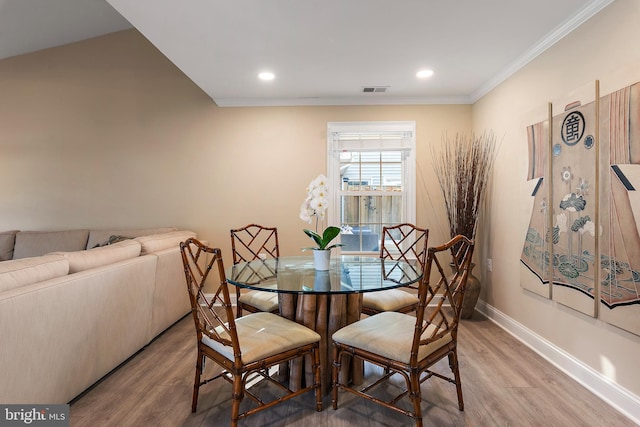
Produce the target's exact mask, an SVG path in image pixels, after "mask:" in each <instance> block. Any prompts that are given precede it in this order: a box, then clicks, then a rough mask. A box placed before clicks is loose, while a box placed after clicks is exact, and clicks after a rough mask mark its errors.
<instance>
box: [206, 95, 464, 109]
mask: <svg viewBox="0 0 640 427" xmlns="http://www.w3.org/2000/svg"><path fill="white" fill-rule="evenodd" d="M213 101H214V102H215V103H216V105H217V106H218V107H300V106H333V105H438V104H471V103H472V102H471V98H470V97H468V96H446V97H388V96H386V95H383V94H371V95H365V96H361V97H345V98H322V97H309V98H215V99H214V100H213Z"/></svg>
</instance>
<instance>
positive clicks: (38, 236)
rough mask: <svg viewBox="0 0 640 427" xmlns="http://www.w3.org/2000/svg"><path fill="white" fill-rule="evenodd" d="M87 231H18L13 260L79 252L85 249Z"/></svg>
mask: <svg viewBox="0 0 640 427" xmlns="http://www.w3.org/2000/svg"><path fill="white" fill-rule="evenodd" d="M88 237H89V230H65V231H19V232H18V233H16V243H15V246H14V248H13V259H18V258H27V257H36V256H40V255H44V254H48V253H49V252H54V251H81V250H83V249H85V248H86V247H87V238H88Z"/></svg>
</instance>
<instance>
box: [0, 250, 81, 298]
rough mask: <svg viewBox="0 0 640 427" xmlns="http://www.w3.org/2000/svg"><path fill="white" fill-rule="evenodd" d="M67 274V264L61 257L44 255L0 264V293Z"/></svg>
mask: <svg viewBox="0 0 640 427" xmlns="http://www.w3.org/2000/svg"><path fill="white" fill-rule="evenodd" d="M68 273H69V262H68V261H67V260H66V259H65V258H64V257H63V256H62V255H44V256H39V257H34V258H22V259H16V260H9V261H5V262H2V263H0V291H6V290H9V289H13V288H17V287H19V286H25V285H30V284H32V283H37V282H42V281H44V280H49V279H53V278H55V277H60V276H66V275H67V274H68Z"/></svg>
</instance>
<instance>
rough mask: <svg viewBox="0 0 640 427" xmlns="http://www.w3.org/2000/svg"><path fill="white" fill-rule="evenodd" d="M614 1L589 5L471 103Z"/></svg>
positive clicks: (482, 89)
mask: <svg viewBox="0 0 640 427" xmlns="http://www.w3.org/2000/svg"><path fill="white" fill-rule="evenodd" d="M613 1H614V0H593V1H592V2H590V3H587V4H586V5H585V6H584V7H583V8H582V9H581V10H580V11H579V12H578V13H576V14H575V15H573V16H572V17H571V18H569V19H568V20H566V21H565V22H563V23H562V24H560V26H558V27H557V28H556V29H555V30H554V31H552V32H551V33H549V34H548V35H547V36H546V37H544V38H543V39H542V40H540V41H539V42H538V43H537V44H535V45H534V46H533V47H532V48H531V49H529V50H528V51H527V52H525V53H524V54H523V55H522V56H520V58H518V59H517V60H516V61H515V62H513V63H512V64H511V65H510V66H508V67H507V68H506V69H505V70H504V71H502V72H501V73H499V74H497V75H496V76H494V77H493V78H492V79H491V80H489V81H488V82H486V83H485V84H484V85H482V86H481V87H480V88H479V89H478V90H477V91H475V92H474V93H472V94H471V96H470V99H471V103H472V104H473V103H475V102H476V101H478V100H479V99H480V98H482V97H483V96H485V95H486V94H488V93H489V92H491V91H492V90H493V89H495V88H496V87H497V86H498V85H499V84H500V83H502V82H504V81H505V80H507V79H508V78H509V77H511V76H512V75H513V74H515V73H516V72H517V71H518V70H520V69H521V68H522V67H524V66H525V65H527V64H528V63H529V62H531V61H532V60H534V59H535V58H536V57H537V56H538V55H540V54H542V53H543V52H544V51H545V50H547V49H549V48H550V47H551V46H553V45H554V44H556V43H557V42H558V41H560V40H562V39H563V38H564V37H565V36H566V35H568V34H569V33H571V32H572V31H573V30H575V29H576V28H578V27H579V26H580V25H582V24H584V23H585V22H586V21H588V20H589V19H590V18H592V17H593V16H594V15H596V14H597V13H599V12H600V11H601V10H602V9H604V8H605V7H607V6H609V4H611V3H613Z"/></svg>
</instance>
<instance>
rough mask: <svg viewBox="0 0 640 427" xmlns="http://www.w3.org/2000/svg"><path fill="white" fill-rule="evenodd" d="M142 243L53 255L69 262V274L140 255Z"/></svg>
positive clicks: (130, 241)
mask: <svg viewBox="0 0 640 427" xmlns="http://www.w3.org/2000/svg"><path fill="white" fill-rule="evenodd" d="M140 248H141V246H140V243H138V242H136V241H135V240H130V239H129V240H123V241H122V242H118V243H113V244H111V245H108V246H101V247H98V248H94V249H87V250H84V251H75V252H53V253H52V255H61V256H62V257H64V258H65V259H66V260H67V261H69V274H72V273H77V272H79V271H83V270H88V269H90V268H96V267H101V266H103V265H107V264H113V263H114V262H118V261H122V260H125V259H129V258H135V257H137V256H139V255H140Z"/></svg>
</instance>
